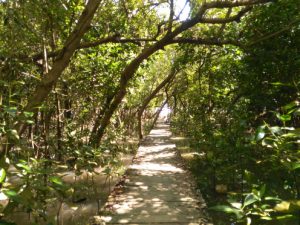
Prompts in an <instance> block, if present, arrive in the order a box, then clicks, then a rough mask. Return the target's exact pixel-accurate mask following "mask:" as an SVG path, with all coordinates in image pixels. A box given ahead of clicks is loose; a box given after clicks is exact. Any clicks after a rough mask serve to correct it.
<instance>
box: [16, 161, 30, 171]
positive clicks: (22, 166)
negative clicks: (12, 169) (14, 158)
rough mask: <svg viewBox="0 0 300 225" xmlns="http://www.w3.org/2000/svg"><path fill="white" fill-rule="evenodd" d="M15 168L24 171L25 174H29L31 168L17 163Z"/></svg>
mask: <svg viewBox="0 0 300 225" xmlns="http://www.w3.org/2000/svg"><path fill="white" fill-rule="evenodd" d="M16 166H17V167H19V168H22V169H24V170H25V171H26V172H31V168H30V167H29V166H28V165H26V164H24V163H18V164H16Z"/></svg>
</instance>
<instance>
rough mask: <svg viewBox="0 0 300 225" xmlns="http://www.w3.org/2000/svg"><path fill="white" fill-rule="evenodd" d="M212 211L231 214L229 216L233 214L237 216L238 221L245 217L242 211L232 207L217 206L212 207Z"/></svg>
mask: <svg viewBox="0 0 300 225" xmlns="http://www.w3.org/2000/svg"><path fill="white" fill-rule="evenodd" d="M210 209H211V210H214V211H219V212H224V213H229V214H231V213H233V214H235V215H236V217H237V218H238V219H241V218H242V217H243V216H244V214H243V213H242V211H241V210H239V209H236V208H233V207H230V206H228V205H217V206H213V207H210Z"/></svg>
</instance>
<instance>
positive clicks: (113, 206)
mask: <svg viewBox="0 0 300 225" xmlns="http://www.w3.org/2000/svg"><path fill="white" fill-rule="evenodd" d="M170 135H171V133H170V131H169V126H168V125H165V124H162V123H158V125H157V126H156V127H155V128H154V129H153V130H152V131H151V133H150V134H149V135H148V136H147V137H146V138H145V140H144V141H143V143H142V145H141V146H140V147H139V149H138V153H137V156H136V159H135V160H134V162H133V164H132V165H131V166H130V168H129V170H128V172H127V175H126V176H125V178H124V181H123V182H121V184H120V185H119V186H117V187H116V188H115V190H114V192H113V193H112V194H111V195H110V196H109V199H108V202H107V204H106V208H105V212H104V214H103V215H102V216H101V221H103V222H101V223H100V224H131V225H132V224H164V225H168V224H170V225H171V224H173V225H175V224H181V225H185V224H190V225H193V224H195V225H196V224H198V225H199V224H203V225H204V224H205V225H208V224H209V223H208V222H207V220H206V219H205V215H204V213H203V212H202V210H201V208H203V207H204V206H205V204H204V202H203V200H202V199H201V198H199V196H197V195H196V194H195V191H194V189H193V187H192V186H193V185H191V179H192V177H191V176H190V175H189V173H188V172H187V171H185V170H184V169H183V167H182V166H181V163H180V160H179V159H178V157H177V155H176V148H175V144H173V143H172V141H171V140H170Z"/></svg>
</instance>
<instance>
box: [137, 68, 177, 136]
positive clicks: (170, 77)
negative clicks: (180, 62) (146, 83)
mask: <svg viewBox="0 0 300 225" xmlns="http://www.w3.org/2000/svg"><path fill="white" fill-rule="evenodd" d="M175 75H176V70H175V69H174V68H172V69H171V72H170V74H169V75H168V76H167V77H166V78H165V79H164V80H163V81H162V82H161V83H160V84H159V85H158V86H157V87H156V88H155V89H154V91H152V92H151V94H150V95H149V96H148V97H147V98H146V99H145V100H144V101H143V103H142V105H141V107H140V108H139V111H138V134H139V139H142V138H143V129H142V116H143V113H144V111H145V109H146V108H147V106H148V104H149V103H150V102H151V100H152V99H153V98H155V96H156V95H157V93H158V92H159V91H160V90H161V89H162V88H163V87H165V86H166V84H168V83H169V82H170V81H171V80H172V79H173V78H174V76H175Z"/></svg>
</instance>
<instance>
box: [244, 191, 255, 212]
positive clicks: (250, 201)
mask: <svg viewBox="0 0 300 225" xmlns="http://www.w3.org/2000/svg"><path fill="white" fill-rule="evenodd" d="M258 200H259V199H258V197H256V196H255V195H254V194H252V193H251V194H248V195H247V196H246V198H245V200H244V204H243V208H245V207H246V206H248V205H251V204H253V203H254V202H257V201H258Z"/></svg>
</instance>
